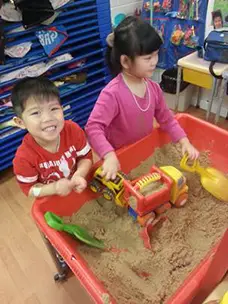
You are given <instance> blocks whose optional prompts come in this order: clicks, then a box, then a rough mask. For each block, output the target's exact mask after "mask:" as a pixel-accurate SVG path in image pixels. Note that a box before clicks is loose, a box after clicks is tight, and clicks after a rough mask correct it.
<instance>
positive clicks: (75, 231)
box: [44, 211, 105, 249]
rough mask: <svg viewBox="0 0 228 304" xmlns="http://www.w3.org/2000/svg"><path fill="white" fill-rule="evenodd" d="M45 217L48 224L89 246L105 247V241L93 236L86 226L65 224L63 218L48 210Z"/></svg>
mask: <svg viewBox="0 0 228 304" xmlns="http://www.w3.org/2000/svg"><path fill="white" fill-rule="evenodd" d="M44 218H45V221H46V223H47V224H48V226H49V227H51V228H53V229H55V230H57V231H65V232H67V233H69V234H71V235H73V236H74V237H75V238H77V239H78V240H80V241H81V242H83V243H85V244H87V245H89V246H92V247H96V248H99V249H104V248H105V245H104V242H103V241H101V240H98V239H97V238H94V237H93V236H91V235H90V234H89V233H88V232H87V231H86V230H85V229H84V228H82V227H80V226H78V225H73V224H64V222H63V220H62V218H61V217H59V216H58V215H56V214H54V213H52V212H49V211H48V212H46V213H45V214H44Z"/></svg>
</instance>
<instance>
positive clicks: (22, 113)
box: [11, 77, 92, 197]
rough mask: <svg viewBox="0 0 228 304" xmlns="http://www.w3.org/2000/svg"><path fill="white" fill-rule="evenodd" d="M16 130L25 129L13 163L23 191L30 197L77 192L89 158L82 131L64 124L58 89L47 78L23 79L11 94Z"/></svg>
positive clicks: (89, 166) (89, 162) (89, 154)
mask: <svg viewBox="0 0 228 304" xmlns="http://www.w3.org/2000/svg"><path fill="white" fill-rule="evenodd" d="M11 98H12V103H13V107H14V111H15V113H16V115H17V116H16V117H14V122H15V123H16V125H17V126H18V127H19V128H22V129H27V130H28V134H26V135H25V137H24V139H23V142H22V144H21V146H20V147H19V148H18V150H17V152H16V155H15V158H14V160H13V166H14V173H15V175H16V178H17V181H18V183H19V185H20V187H21V189H22V191H23V192H24V193H25V194H26V195H29V196H32V197H43V196H49V195H55V194H56V195H60V196H65V195H68V194H69V193H70V192H71V191H72V190H73V189H74V190H75V191H76V192H78V193H80V192H82V191H83V190H84V189H85V188H86V187H87V183H86V179H85V178H86V175H87V173H88V172H89V170H90V168H91V165H92V161H91V159H92V155H91V151H90V147H89V144H88V143H87V140H86V137H85V134H84V132H83V130H82V129H81V128H80V127H79V126H78V125H77V124H76V123H74V122H72V121H64V116H63V110H62V107H61V105H60V96H59V91H58V89H57V87H56V86H55V85H54V84H53V83H52V82H51V81H50V80H49V79H47V78H44V77H38V78H26V79H23V80H21V81H20V82H19V83H17V84H16V85H15V87H14V89H13V91H12V97H11Z"/></svg>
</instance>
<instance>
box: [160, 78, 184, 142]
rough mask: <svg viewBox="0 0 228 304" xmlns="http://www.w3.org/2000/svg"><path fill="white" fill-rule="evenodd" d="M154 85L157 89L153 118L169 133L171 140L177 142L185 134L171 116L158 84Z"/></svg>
mask: <svg viewBox="0 0 228 304" xmlns="http://www.w3.org/2000/svg"><path fill="white" fill-rule="evenodd" d="M155 85H156V91H157V94H156V95H157V99H156V106H155V118H156V120H157V122H158V123H159V125H160V127H161V129H162V130H163V131H165V132H167V133H169V135H170V137H171V139H172V141H173V142H178V141H179V140H180V139H181V138H183V137H186V136H187V135H186V133H185V132H184V130H183V129H182V128H181V126H180V124H179V123H178V121H177V120H176V119H175V117H174V116H173V114H172V112H171V111H170V110H169V108H168V106H167V104H166V102H165V99H164V96H163V92H162V90H161V89H160V87H159V85H157V84H155Z"/></svg>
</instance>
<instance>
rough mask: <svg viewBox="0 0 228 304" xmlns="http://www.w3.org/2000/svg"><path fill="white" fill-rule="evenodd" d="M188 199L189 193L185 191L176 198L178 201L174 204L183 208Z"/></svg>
mask: <svg viewBox="0 0 228 304" xmlns="http://www.w3.org/2000/svg"><path fill="white" fill-rule="evenodd" d="M187 200H188V194H187V193H183V194H181V195H180V196H179V197H178V199H177V200H176V202H175V203H174V205H175V206H176V207H177V208H181V207H183V206H184V205H185V204H186V202H187Z"/></svg>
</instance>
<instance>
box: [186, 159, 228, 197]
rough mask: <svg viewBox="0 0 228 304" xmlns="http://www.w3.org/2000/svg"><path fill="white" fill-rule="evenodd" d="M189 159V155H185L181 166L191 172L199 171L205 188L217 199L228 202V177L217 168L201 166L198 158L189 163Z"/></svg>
mask: <svg viewBox="0 0 228 304" xmlns="http://www.w3.org/2000/svg"><path fill="white" fill-rule="evenodd" d="M188 160H189V158H188V155H184V157H183V158H182V160H181V163H180V166H181V168H182V169H184V170H186V171H189V172H193V173H194V172H196V173H198V174H199V175H200V177H201V184H202V186H203V187H204V188H205V190H207V191H208V192H209V193H210V194H212V195H213V196H214V197H216V198H217V199H219V200H221V201H224V202H228V178H227V177H226V176H225V175H224V174H223V173H222V172H220V171H218V170H217V169H215V168H212V167H207V168H203V167H201V166H200V163H199V161H198V160H195V161H194V162H193V164H192V165H189V164H187V162H188Z"/></svg>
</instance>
